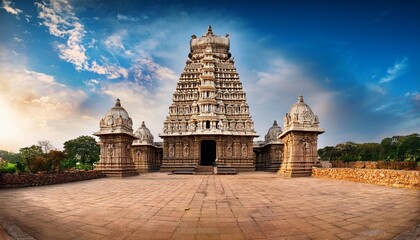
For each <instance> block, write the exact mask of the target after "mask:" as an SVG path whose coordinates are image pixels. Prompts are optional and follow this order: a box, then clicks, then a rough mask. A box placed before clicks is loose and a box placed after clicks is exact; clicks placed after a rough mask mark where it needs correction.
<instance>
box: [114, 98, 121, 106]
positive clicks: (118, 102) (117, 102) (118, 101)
mask: <svg viewBox="0 0 420 240" xmlns="http://www.w3.org/2000/svg"><path fill="white" fill-rule="evenodd" d="M115 106H116V107H121V102H120V99H119V98H117V101H116V102H115Z"/></svg>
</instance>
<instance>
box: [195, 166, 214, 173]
mask: <svg viewBox="0 0 420 240" xmlns="http://www.w3.org/2000/svg"><path fill="white" fill-rule="evenodd" d="M196 169H197V172H213V166H197V168H196Z"/></svg>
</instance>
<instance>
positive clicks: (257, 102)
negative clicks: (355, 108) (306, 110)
mask: <svg viewBox="0 0 420 240" xmlns="http://www.w3.org/2000/svg"><path fill="white" fill-rule="evenodd" d="M247 71H248V70H245V72H240V77H241V81H242V82H243V83H244V90H245V92H246V93H247V101H248V104H249V105H250V107H251V109H250V110H251V113H252V116H253V120H254V122H255V129H256V130H257V133H258V134H259V135H260V137H259V138H260V139H262V138H264V135H265V134H266V133H267V130H268V129H269V127H270V126H271V124H272V123H273V120H277V122H278V123H279V125H280V126H281V127H282V128H283V118H284V115H285V114H286V113H287V112H288V111H289V109H290V106H291V105H292V104H294V103H296V102H297V98H298V96H299V95H301V94H302V95H303V96H304V101H305V103H307V104H308V105H309V106H310V107H311V109H312V110H313V112H314V113H315V114H316V115H318V116H319V119H320V122H321V127H326V126H329V130H331V129H333V128H336V126H335V125H336V123H334V119H332V118H330V117H329V116H331V115H333V114H334V111H335V110H336V109H337V108H338V105H337V102H336V101H334V98H336V96H337V93H335V92H332V91H328V90H326V89H324V87H323V86H322V85H321V83H325V81H324V80H323V79H319V80H317V79H314V78H313V77H311V76H308V75H306V74H305V70H304V69H303V67H301V66H300V65H299V64H297V63H294V62H293V61H291V60H288V59H286V58H284V57H282V56H277V57H276V58H273V59H271V60H270V62H269V63H268V65H266V67H265V68H264V70H263V71H262V70H259V71H257V70H252V71H251V72H247ZM332 137H333V136H332V135H325V136H322V137H321V138H320V141H321V142H320V145H324V144H325V142H331V141H333V140H332Z"/></svg>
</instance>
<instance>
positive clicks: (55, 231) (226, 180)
mask: <svg viewBox="0 0 420 240" xmlns="http://www.w3.org/2000/svg"><path fill="white" fill-rule="evenodd" d="M0 203H1V204H0V216H1V217H3V218H5V219H7V220H8V221H11V222H13V223H14V224H16V225H17V226H19V227H20V228H21V229H22V230H23V231H25V232H26V233H28V234H29V235H31V236H33V237H34V238H35V239H127V240H128V239H229V240H233V239H392V238H393V237H395V236H397V235H399V234H401V233H402V232H405V231H407V229H409V228H411V227H413V226H416V225H417V224H419V223H420V191H417V190H410V189H400V188H391V187H384V186H376V185H369V184H363V183H353V182H347V181H337V180H325V179H317V178H294V179H288V178H280V177H278V176H276V175H275V174H273V173H241V174H238V175H234V176H220V175H219V176H213V175H168V174H166V173H152V174H142V175H140V176H137V177H130V178H124V179H119V178H103V179H96V180H90V181H84V182H75V183H67V184H61V185H51V186H43V187H33V188H23V189H9V190H0Z"/></svg>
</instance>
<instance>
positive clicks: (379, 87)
mask: <svg viewBox="0 0 420 240" xmlns="http://www.w3.org/2000/svg"><path fill="white" fill-rule="evenodd" d="M407 67H408V58H407V57H404V58H403V59H402V60H401V61H399V60H396V61H395V63H394V65H393V66H392V67H389V68H388V69H387V71H386V75H385V76H383V77H382V78H381V79H380V80H379V81H378V82H376V83H372V82H368V83H366V86H367V88H368V89H370V90H371V91H373V92H376V93H379V94H381V95H385V94H386V93H387V91H386V85H384V84H386V83H389V82H391V81H393V80H395V79H396V78H398V77H400V76H401V75H402V74H404V72H405V71H406V69H407ZM375 77H376V75H374V76H372V78H375Z"/></svg>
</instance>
